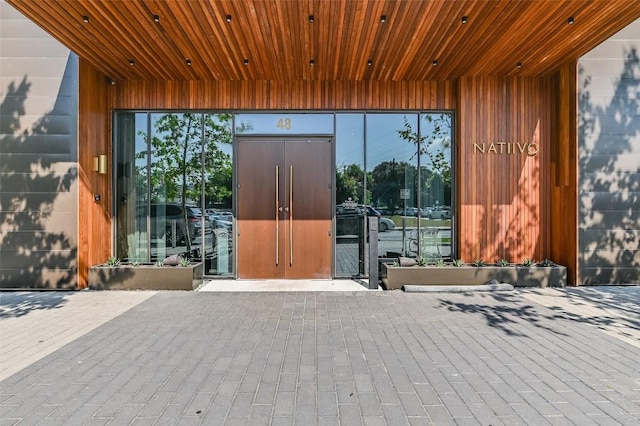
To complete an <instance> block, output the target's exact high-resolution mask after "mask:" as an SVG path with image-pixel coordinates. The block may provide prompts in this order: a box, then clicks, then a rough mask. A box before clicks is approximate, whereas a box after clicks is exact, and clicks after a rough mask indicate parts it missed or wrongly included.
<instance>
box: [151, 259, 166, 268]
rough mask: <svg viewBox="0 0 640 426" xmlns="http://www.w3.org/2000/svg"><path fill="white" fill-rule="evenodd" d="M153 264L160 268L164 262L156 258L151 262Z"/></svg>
mask: <svg viewBox="0 0 640 426" xmlns="http://www.w3.org/2000/svg"><path fill="white" fill-rule="evenodd" d="M153 266H155V267H157V268H162V267H164V262H163V261H162V260H156V262H155V263H154V264H153Z"/></svg>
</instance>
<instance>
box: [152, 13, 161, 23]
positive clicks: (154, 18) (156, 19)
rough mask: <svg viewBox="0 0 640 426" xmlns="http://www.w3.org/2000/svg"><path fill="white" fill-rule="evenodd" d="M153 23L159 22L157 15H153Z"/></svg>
mask: <svg viewBox="0 0 640 426" xmlns="http://www.w3.org/2000/svg"><path fill="white" fill-rule="evenodd" d="M153 21H154V22H156V23H157V22H160V16H158V15H153Z"/></svg>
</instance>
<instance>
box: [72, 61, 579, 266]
mask: <svg viewBox="0 0 640 426" xmlns="http://www.w3.org/2000/svg"><path fill="white" fill-rule="evenodd" d="M571 66H572V65H568V66H567V68H566V70H565V72H566V73H569V72H570V71H569V70H570V69H571ZM82 75H84V73H82ZM85 77H86V76H85ZM89 80H90V81H89ZM82 82H84V83H85V84H93V85H95V86H96V87H94V88H93V89H91V91H93V92H94V93H95V94H96V96H98V99H99V100H94V101H92V108H93V111H94V114H91V115H92V116H93V117H92V119H91V120H92V122H93V123H95V124H97V126H98V128H97V129H96V130H95V131H96V132H97V133H96V135H97V134H101V135H103V136H102V137H103V139H104V141H107V140H110V139H109V138H110V137H109V134H110V130H109V129H108V127H109V119H110V115H109V112H108V111H107V109H108V108H107V107H106V106H104V104H103V102H106V98H105V97H106V96H107V95H106V93H107V91H113V97H112V98H111V105H112V107H113V108H114V109H228V110H287V109H293V110H405V109H406V110H419V109H425V110H426V109H449V110H455V111H456V115H457V140H456V144H457V153H456V161H457V166H456V167H457V188H456V190H457V196H458V200H457V213H458V214H457V218H456V220H457V224H458V236H457V239H458V250H459V257H460V258H462V259H463V260H464V261H466V262H472V261H474V260H475V259H477V258H482V259H483V260H485V261H490V262H494V261H496V260H497V259H498V258H507V259H509V260H510V261H513V262H520V261H522V260H523V259H524V258H527V257H528V258H534V259H536V260H542V259H543V258H545V257H549V258H551V259H552V260H555V261H556V262H559V263H563V264H567V266H569V268H570V272H571V274H573V273H574V272H575V267H574V266H573V263H572V262H573V260H572V258H571V253H572V252H574V251H575V244H574V243H573V242H572V239H571V238H570V236H571V231H570V230H571V229H573V228H575V226H576V225H575V211H576V207H575V203H573V204H572V201H571V198H570V196H568V195H567V193H570V192H571V191H574V190H575V182H574V181H573V180H572V173H573V174H575V172H572V171H571V164H572V162H573V161H574V159H575V153H573V148H572V146H571V144H572V143H574V144H575V142H572V140H573V139H575V138H574V136H575V133H573V135H572V133H571V125H570V123H571V122H575V120H574V119H573V118H572V117H575V115H572V114H575V109H571V108H572V107H571V102H560V101H559V99H560V96H559V93H569V92H567V91H570V90H571V87H572V86H571V82H570V78H569V79H566V78H565V79H561V78H560V76H558V75H556V76H551V77H487V76H484V77H483V76H478V77H464V78H461V79H459V80H458V81H456V82H432V81H424V82H419V81H387V82H381V81H289V82H287V81H124V82H118V84H116V85H115V86H107V85H105V84H104V81H103V80H102V79H100V78H98V77H97V75H94V74H91V79H88V78H83V79H82ZM561 82H565V83H562V84H561ZM573 87H574V88H575V84H574V85H573ZM81 92H82V90H81ZM84 97H86V98H88V99H93V96H89V95H87V92H86V91H85V94H84V95H83V99H84ZM98 111H101V113H102V115H103V118H102V119H98V118H97V115H99V113H98ZM85 114H89V112H86V111H85ZM88 117H89V115H86V118H87V119H88ZM81 121H82V122H83V123H84V122H85V120H84V119H83V120H81ZM561 122H564V123H568V124H565V127H563V128H558V126H559V123H561ZM562 129H564V130H562ZM559 131H564V136H562V137H561V136H560V135H559ZM96 137H97V136H96ZM572 138H573V139H572ZM492 142H493V143H499V142H504V143H509V144H518V143H520V144H521V145H520V146H521V147H523V146H524V144H528V143H535V144H537V146H538V147H539V150H538V152H537V154H536V155H532V156H528V155H526V153H520V152H517V153H512V152H509V153H502V154H499V153H494V152H492V153H489V152H488V144H490V143H492ZM482 143H484V144H485V147H486V148H485V149H486V150H487V152H486V153H484V154H481V153H478V152H475V153H474V144H479V145H480V144H482ZM81 144H82V142H81ZM515 146H516V145H511V147H512V148H514V147H515ZM89 148H90V149H98V147H92V145H89ZM503 149H504V150H507V149H509V150H510V151H511V148H507V147H506V145H505V146H504V147H503ZM514 149H515V148H514ZM518 149H519V148H518ZM572 153H573V154H572ZM572 156H573V157H572ZM90 157H91V155H86V156H85V155H83V157H82V158H83V160H82V161H89V159H90ZM103 178H105V177H98V179H103ZM100 182H101V181H100ZM100 182H95V183H91V184H92V185H102V184H101V183H100ZM559 185H560V187H561V188H564V189H560V190H559V189H558V187H559ZM83 193H86V196H87V197H88V196H89V195H90V194H91V191H90V190H89V189H83ZM108 194H109V191H106V190H102V195H103V196H104V197H105V198H103V201H102V202H101V203H100V204H99V205H93V204H91V203H90V202H87V201H85V202H84V203H83V206H85V209H88V210H90V211H91V212H92V213H91V215H89V216H87V218H86V219H83V220H93V221H97V222H98V224H99V226H100V227H102V226H106V225H107V223H108V222H109V218H108V215H107V214H106V211H105V210H104V209H105V208H106V206H108V205H110V204H109V203H110V200H109V201H107V198H106V197H108ZM89 205H90V207H91V209H89ZM81 216H83V215H82V214H81ZM84 225H85V224H81V228H86V229H95V227H94V226H86V227H85V226H84ZM100 229H103V228H100ZM104 229H105V231H104V232H101V235H108V234H109V233H108V231H107V230H106V228H104ZM559 229H562V230H563V232H564V233H558V230H559ZM566 230H569V231H566ZM565 231H566V232H565ZM91 232H94V233H95V232H96V231H93V230H92V231H91ZM567 232H568V233H567ZM567 235H568V236H569V238H568V237H567ZM101 244H102V246H101V247H99V246H100V245H101ZM109 247H110V242H109V243H107V240H106V239H105V240H101V242H94V243H93V248H92V249H91V250H92V251H93V253H94V254H93V258H94V259H95V261H104V257H105V256H106V253H107V252H108V248H109ZM98 253H99V254H100V255H101V256H102V258H100V256H98V255H97V254H98Z"/></svg>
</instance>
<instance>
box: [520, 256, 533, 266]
mask: <svg viewBox="0 0 640 426" xmlns="http://www.w3.org/2000/svg"><path fill="white" fill-rule="evenodd" d="M535 264H536V261H535V260H533V259H529V258H525V259H524V260H523V261H522V266H526V267H531V266H534V265H535Z"/></svg>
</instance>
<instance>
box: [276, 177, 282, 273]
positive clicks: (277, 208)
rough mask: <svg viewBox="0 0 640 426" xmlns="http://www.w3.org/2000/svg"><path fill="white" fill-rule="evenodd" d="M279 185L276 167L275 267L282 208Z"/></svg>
mask: <svg viewBox="0 0 640 426" xmlns="http://www.w3.org/2000/svg"><path fill="white" fill-rule="evenodd" d="M279 184H280V166H276V266H278V263H279V261H280V255H279V251H280V247H278V244H279V242H278V240H279V239H280V238H279V236H280V214H279V212H281V211H282V207H280V199H279V198H278V192H279V186H280V185H279Z"/></svg>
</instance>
